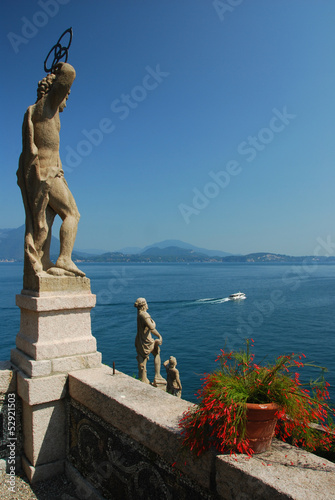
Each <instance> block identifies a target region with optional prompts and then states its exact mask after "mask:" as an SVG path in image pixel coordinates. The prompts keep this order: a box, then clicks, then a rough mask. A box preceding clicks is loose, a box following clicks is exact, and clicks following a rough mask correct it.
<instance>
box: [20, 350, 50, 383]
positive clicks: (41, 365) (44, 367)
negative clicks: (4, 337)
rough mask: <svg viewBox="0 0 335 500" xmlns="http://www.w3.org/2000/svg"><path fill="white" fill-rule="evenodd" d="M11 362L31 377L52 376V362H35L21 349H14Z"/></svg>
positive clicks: (46, 360)
mask: <svg viewBox="0 0 335 500" xmlns="http://www.w3.org/2000/svg"><path fill="white" fill-rule="evenodd" d="M11 360H12V363H13V364H14V365H15V366H16V367H17V368H18V369H20V370H22V371H23V372H24V373H25V374H26V375H28V376H29V377H43V376H47V375H51V361H50V360H49V359H45V360H41V361H35V360H34V359H32V358H30V357H29V356H27V355H26V354H25V353H24V352H22V351H20V350H19V349H12V350H11Z"/></svg>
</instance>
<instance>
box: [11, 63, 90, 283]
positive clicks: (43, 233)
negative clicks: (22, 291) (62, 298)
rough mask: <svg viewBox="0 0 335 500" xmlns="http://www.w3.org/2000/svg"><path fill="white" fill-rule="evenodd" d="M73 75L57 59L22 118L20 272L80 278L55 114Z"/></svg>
mask: <svg viewBox="0 0 335 500" xmlns="http://www.w3.org/2000/svg"><path fill="white" fill-rule="evenodd" d="M75 76H76V72H75V70H74V68H73V67H72V66H71V65H70V64H67V63H63V62H60V63H58V64H57V65H56V67H55V70H54V73H50V74H48V75H47V76H46V77H45V78H43V79H42V80H41V81H40V82H39V84H38V89H37V101H36V103H35V104H33V105H32V106H29V108H28V109H27V111H26V113H25V116H24V121H23V127H22V154H21V156H20V160H19V168H18V171H17V177H18V184H19V186H20V188H21V191H22V197H23V203H24V207H25V212H26V233H25V270H24V274H25V276H26V275H37V276H43V275H46V273H48V275H50V274H52V275H58V276H63V275H66V276H85V273H83V272H82V271H80V269H78V267H77V266H76V265H75V264H74V262H73V261H72V259H71V254H72V250H73V245H74V241H75V238H76V233H77V225H78V221H79V217H80V215H79V212H78V209H77V206H76V203H75V201H74V198H73V196H72V194H71V191H70V190H69V188H68V185H67V183H66V181H65V179H64V172H63V170H62V164H61V160H60V157H59V131H60V119H59V113H61V112H62V111H63V110H64V108H65V107H66V101H67V99H68V97H69V94H70V88H71V85H72V83H73V81H74V79H75ZM56 215H59V216H60V218H61V219H62V221H63V222H62V225H61V228H60V254H59V257H58V259H57V262H56V263H55V264H54V263H53V262H51V260H50V243H51V227H52V224H53V221H54V218H55V216H56Z"/></svg>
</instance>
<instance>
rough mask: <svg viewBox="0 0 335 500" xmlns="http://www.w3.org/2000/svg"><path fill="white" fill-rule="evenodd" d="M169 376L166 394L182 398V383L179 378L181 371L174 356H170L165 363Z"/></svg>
mask: <svg viewBox="0 0 335 500" xmlns="http://www.w3.org/2000/svg"><path fill="white" fill-rule="evenodd" d="M163 364H164V366H165V369H166V374H167V377H166V378H167V385H166V392H168V393H169V394H172V395H173V396H177V398H181V390H182V386H181V382H180V378H179V370H177V368H176V366H177V360H176V358H175V357H174V356H170V358H169V359H167V360H166V361H165V362H164V363H163Z"/></svg>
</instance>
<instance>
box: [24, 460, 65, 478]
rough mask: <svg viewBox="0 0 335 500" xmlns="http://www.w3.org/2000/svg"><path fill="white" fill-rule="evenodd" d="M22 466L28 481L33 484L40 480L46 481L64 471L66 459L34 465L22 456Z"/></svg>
mask: <svg viewBox="0 0 335 500" xmlns="http://www.w3.org/2000/svg"><path fill="white" fill-rule="evenodd" d="M22 467H23V470H24V472H25V473H26V476H27V478H28V481H29V482H30V483H31V484H34V483H37V482H38V481H45V480H46V479H49V478H50V477H53V476H58V475H59V474H63V472H64V460H57V461H55V462H50V463H49V464H44V465H37V466H36V467H34V466H33V465H31V464H30V463H29V461H28V460H27V459H26V458H25V456H23V457H22Z"/></svg>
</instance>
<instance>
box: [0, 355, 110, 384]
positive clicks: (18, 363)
mask: <svg viewBox="0 0 335 500" xmlns="http://www.w3.org/2000/svg"><path fill="white" fill-rule="evenodd" d="M11 361H12V363H13V365H14V366H15V367H16V368H17V369H19V370H21V371H23V372H24V373H25V374H26V375H28V377H32V378H35V377H46V376H48V375H55V374H58V373H68V372H70V371H74V370H83V369H84V368H98V367H100V366H101V353H100V352H92V353H89V354H77V355H75V356H63V357H61V358H51V359H44V360H39V361H36V360H35V359H33V358H31V357H29V356H27V355H26V354H25V353H24V352H22V351H20V349H12V350H11ZM0 366H1V365H0ZM0 381H1V372H0ZM0 388H1V385H0Z"/></svg>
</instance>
